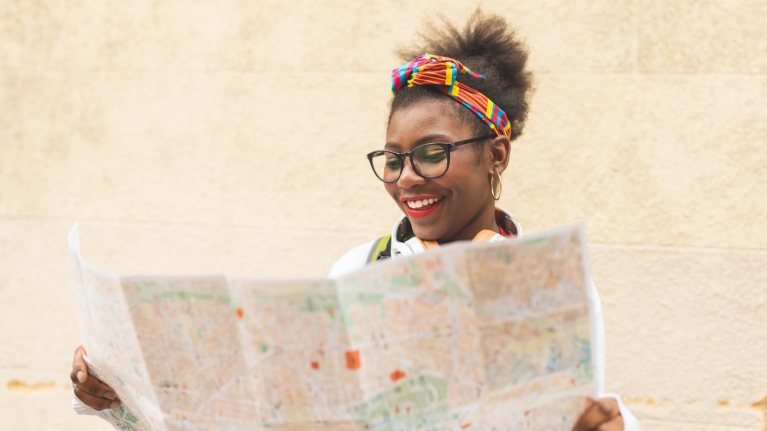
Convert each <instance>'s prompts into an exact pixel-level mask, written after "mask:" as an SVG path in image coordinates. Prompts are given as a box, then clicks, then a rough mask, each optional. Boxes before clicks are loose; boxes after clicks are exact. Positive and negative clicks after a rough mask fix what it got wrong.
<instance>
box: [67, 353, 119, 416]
mask: <svg viewBox="0 0 767 431" xmlns="http://www.w3.org/2000/svg"><path fill="white" fill-rule="evenodd" d="M69 378H70V379H71V380H72V387H73V388H74V389H75V396H76V397H77V398H79V399H80V401H82V402H83V404H85V405H86V406H88V407H90V408H92V409H95V410H105V409H113V408H115V407H117V406H119V405H120V400H118V399H117V394H116V393H115V391H114V389H112V388H110V387H109V386H107V385H106V384H104V383H103V382H102V381H101V380H99V379H97V378H96V377H94V376H92V375H90V374H89V373H88V365H87V364H86V363H85V359H83V346H80V347H78V348H77V349H75V357H74V359H73V360H72V372H71V373H70V374H69Z"/></svg>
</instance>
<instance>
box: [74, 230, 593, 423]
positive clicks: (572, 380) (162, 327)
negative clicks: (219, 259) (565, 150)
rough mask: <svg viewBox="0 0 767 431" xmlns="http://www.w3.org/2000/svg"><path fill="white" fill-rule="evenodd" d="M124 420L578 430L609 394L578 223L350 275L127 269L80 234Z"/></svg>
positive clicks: (88, 315)
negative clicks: (601, 377)
mask: <svg viewBox="0 0 767 431" xmlns="http://www.w3.org/2000/svg"><path fill="white" fill-rule="evenodd" d="M69 247H70V254H71V262H72V269H73V273H74V279H75V288H76V299H77V310H78V317H79V320H80V329H81V337H82V343H83V346H84V349H85V352H86V355H87V356H86V357H87V361H88V363H89V370H90V371H91V372H92V373H93V374H94V375H95V376H96V377H98V378H100V379H101V380H102V381H104V382H105V383H106V384H108V385H109V386H111V387H112V388H114V389H115V391H116V393H117V395H118V398H119V399H120V400H121V401H122V405H121V406H120V407H118V408H116V409H113V410H111V411H110V412H109V416H110V420H111V422H112V424H113V425H114V427H115V428H116V429H119V430H135V431H145V430H153V431H154V430H157V431H166V430H167V431H175V430H185V431H187V430H188V431H197V430H233V431H236V430H302V431H304V430H305V431H308V430H382V431H395V430H396V431H405V430H467V429H468V430H567V431H569V430H570V429H571V428H572V426H573V424H574V423H575V421H576V420H577V418H578V417H579V416H580V414H581V413H582V411H583V409H584V406H585V397H595V396H596V395H597V394H596V385H595V381H594V374H595V370H594V369H593V362H592V357H591V351H592V346H591V340H592V337H591V330H592V329H591V327H592V322H591V313H590V307H591V305H590V301H589V283H590V275H589V269H588V252H587V245H586V240H585V233H584V227H583V225H582V224H576V225H572V226H566V227H563V228H559V229H556V230H553V231H548V232H545V233H541V234H533V235H527V236H525V237H523V238H519V239H511V240H507V241H498V242H493V243H483V244H477V243H461V244H454V245H448V246H445V247H442V248H440V249H437V250H435V251H429V252H428V253H424V254H421V255H417V256H412V257H407V258H397V259H393V260H389V261H385V262H381V263H376V264H373V265H369V266H367V267H365V268H363V269H361V270H359V271H357V272H355V273H352V274H349V275H346V276H343V277H341V278H337V279H312V280H286V281H275V280H259V279H257V278H249V277H239V276H227V275H220V276H202V277H201V276H186V277H184V276H173V277H169V276H141V277H130V276H128V277H118V276H116V275H113V274H110V273H108V272H106V271H102V270H100V269H97V268H95V267H93V266H91V265H89V264H88V263H87V262H85V261H84V260H83V259H82V257H81V255H80V247H79V233H78V228H77V225H75V227H74V228H73V229H72V231H71V232H70V236H69Z"/></svg>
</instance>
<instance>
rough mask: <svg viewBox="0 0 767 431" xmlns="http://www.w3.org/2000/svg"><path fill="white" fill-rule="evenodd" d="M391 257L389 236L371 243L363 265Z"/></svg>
mask: <svg viewBox="0 0 767 431" xmlns="http://www.w3.org/2000/svg"><path fill="white" fill-rule="evenodd" d="M390 257H391V235H386V236H382V237H381V238H378V239H377V240H376V241H374V242H373V246H372V247H370V253H368V258H367V260H366V261H365V264H368V263H373V262H377V261H379V260H381V259H388V258H390Z"/></svg>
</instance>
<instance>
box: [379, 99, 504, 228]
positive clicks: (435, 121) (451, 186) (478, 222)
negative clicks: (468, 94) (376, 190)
mask: <svg viewBox="0 0 767 431" xmlns="http://www.w3.org/2000/svg"><path fill="white" fill-rule="evenodd" d="M455 103H456V102H454V101H452V100H450V99H445V100H444V101H443V100H424V101H420V102H416V103H414V104H412V105H410V106H408V107H405V108H400V109H398V110H396V111H395V112H394V113H393V114H392V116H391V120H390V121H389V128H388V130H387V132H386V146H385V148H386V149H387V150H392V151H397V152H405V151H411V150H412V149H414V148H415V147H417V146H419V145H422V144H426V143H431V142H455V141H461V140H464V139H470V138H475V137H478V136H473V134H475V133H476V132H474V131H473V130H472V127H470V126H469V125H466V124H464V122H463V121H461V120H460V119H459V118H457V115H456V113H455V106H454V104H455ZM487 134H488V135H494V133H493V132H492V131H491V130H490V129H489V128H488V130H487ZM484 142H485V145H484V147H483V148H482V149H481V151H478V150H477V149H476V148H475V146H476V145H482V143H477V144H467V145H463V146H460V147H458V148H456V149H455V150H453V151H452V152H451V153H450V167H449V168H448V170H447V172H446V173H445V174H444V175H443V176H441V177H439V178H433V179H426V178H423V177H421V176H420V175H418V174H417V173H416V172H415V170H413V166H412V165H411V164H410V161H409V160H408V161H406V163H405V165H404V166H403V167H402V174H401V175H400V178H399V180H397V181H396V182H394V183H388V184H386V183H385V187H386V191H387V192H389V194H390V195H391V197H392V198H394V201H395V202H396V203H397V205H399V207H400V208H401V209H402V211H403V212H405V214H407V216H408V218H409V219H410V223H411V225H412V227H413V231H414V233H415V235H416V236H417V237H418V238H420V239H422V240H432V241H438V242H440V243H445V242H451V241H457V240H470V239H472V238H474V236H475V235H476V234H477V233H478V232H479V231H481V230H482V229H493V230H495V231H497V227H495V222H494V220H495V206H494V204H495V201H494V199H493V197H492V195H491V193H490V176H491V174H492V173H493V172H495V171H497V172H499V173H500V172H502V171H503V169H504V168H505V166H506V164H507V162H508V149H509V141H508V139H507V138H505V137H501V138H496V139H493V140H488V141H484ZM431 200H434V203H432V204H428V202H430V201H431ZM424 201H426V202H425V203H426V205H423V204H424ZM418 206H420V207H418Z"/></svg>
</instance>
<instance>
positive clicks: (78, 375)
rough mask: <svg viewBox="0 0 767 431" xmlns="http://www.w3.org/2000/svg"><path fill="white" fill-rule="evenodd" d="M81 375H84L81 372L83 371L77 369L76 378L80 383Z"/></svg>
mask: <svg viewBox="0 0 767 431" xmlns="http://www.w3.org/2000/svg"><path fill="white" fill-rule="evenodd" d="M83 375H84V374H83V372H82V371H78V372H77V380H78V381H79V382H80V383H83Z"/></svg>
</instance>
